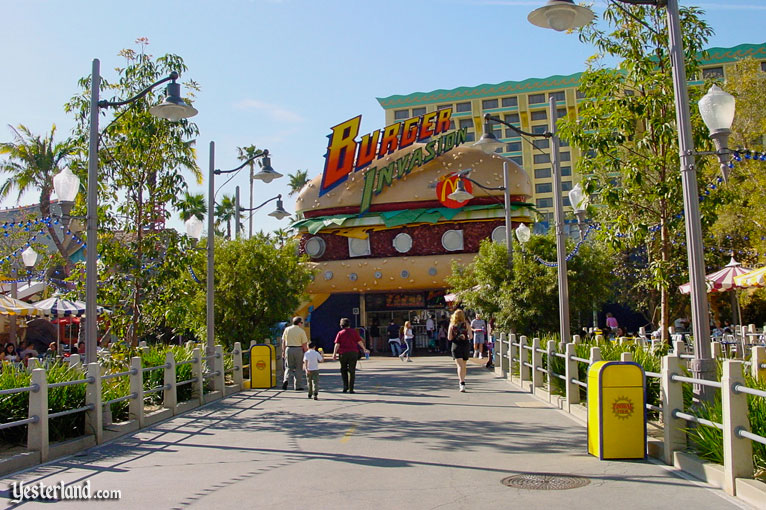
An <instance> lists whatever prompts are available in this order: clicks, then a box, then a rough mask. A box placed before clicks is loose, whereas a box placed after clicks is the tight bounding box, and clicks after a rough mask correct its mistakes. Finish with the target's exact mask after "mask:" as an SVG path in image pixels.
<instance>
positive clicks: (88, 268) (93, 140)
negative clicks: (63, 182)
mask: <svg viewBox="0 0 766 510" xmlns="http://www.w3.org/2000/svg"><path fill="white" fill-rule="evenodd" d="M177 79H178V73H177V72H175V71H173V72H172V73H170V75H169V76H168V77H166V78H163V79H161V80H158V81H156V82H154V83H152V84H151V85H149V86H148V87H146V88H145V89H144V90H142V91H141V92H139V93H138V94H136V95H135V96H133V97H131V98H130V99H126V100H125V101H106V100H101V101H100V100H99V93H100V89H101V63H100V62H99V60H98V59H97V58H96V59H93V67H92V72H91V78H90V136H89V138H88V195H87V208H88V214H87V218H86V221H87V226H86V233H87V243H88V247H87V250H86V254H85V317H86V321H85V357H86V358H85V359H87V360H88V362H93V361H96V359H97V358H96V352H97V345H98V311H97V305H96V297H97V288H98V274H97V271H98V266H97V265H96V261H97V258H98V120H99V112H100V109H101V108H109V107H119V106H124V105H128V104H130V103H134V102H135V101H138V100H139V99H141V98H142V97H144V96H145V95H146V94H148V93H149V92H150V91H151V90H152V89H153V88H154V87H156V86H158V85H160V84H162V83H165V82H168V81H170V82H171V83H170V84H168V86H167V97H166V98H165V101H163V102H162V103H160V104H158V105H155V106H152V107H151V108H150V109H149V112H150V113H151V114H152V115H154V116H155V117H159V118H162V119H167V120H169V121H171V122H175V121H178V120H181V119H186V118H189V117H193V116H194V115H196V114H197V110H196V109H195V108H194V107H192V106H191V105H189V104H188V103H187V102H186V101H184V100H183V99H182V98H181V86H180V85H179V84H178V83H176V80H177Z"/></svg>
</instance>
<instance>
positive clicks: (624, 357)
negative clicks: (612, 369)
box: [620, 351, 633, 363]
mask: <svg viewBox="0 0 766 510" xmlns="http://www.w3.org/2000/svg"><path fill="white" fill-rule="evenodd" d="M620 361H622V362H623V363H625V362H629V361H633V353H632V352H630V351H627V352H623V353H622V354H620Z"/></svg>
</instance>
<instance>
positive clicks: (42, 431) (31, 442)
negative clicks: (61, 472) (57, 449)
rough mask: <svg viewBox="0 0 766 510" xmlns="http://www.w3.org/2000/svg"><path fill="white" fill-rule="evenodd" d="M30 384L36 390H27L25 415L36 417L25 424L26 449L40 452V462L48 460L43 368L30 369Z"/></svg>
mask: <svg viewBox="0 0 766 510" xmlns="http://www.w3.org/2000/svg"><path fill="white" fill-rule="evenodd" d="M31 383H32V384H31V385H32V386H33V387H34V386H35V385H37V388H38V389H37V391H30V392H29V411H28V413H27V417H29V418H33V417H35V416H36V417H37V421H36V422H35V423H30V424H29V425H27V449H29V450H36V451H38V452H40V462H41V463H42V462H46V461H47V460H48V380H47V377H46V375H45V370H43V369H42V368H36V369H34V370H32V380H31Z"/></svg>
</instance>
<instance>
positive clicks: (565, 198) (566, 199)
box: [561, 196, 569, 207]
mask: <svg viewBox="0 0 766 510" xmlns="http://www.w3.org/2000/svg"><path fill="white" fill-rule="evenodd" d="M561 201H562V202H563V205H564V207H569V197H568V196H564V197H562V198H561Z"/></svg>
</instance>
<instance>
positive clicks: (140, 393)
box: [128, 356, 144, 428]
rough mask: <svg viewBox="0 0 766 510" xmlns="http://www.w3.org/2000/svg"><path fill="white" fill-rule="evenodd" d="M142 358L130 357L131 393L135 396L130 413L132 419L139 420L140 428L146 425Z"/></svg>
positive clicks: (129, 408) (129, 407) (129, 409)
mask: <svg viewBox="0 0 766 510" xmlns="http://www.w3.org/2000/svg"><path fill="white" fill-rule="evenodd" d="M141 368H142V367H141V358H140V357H138V356H134V357H132V358H130V376H129V377H130V393H131V394H132V395H134V396H135V398H132V399H130V400H129V402H130V404H129V405H128V413H129V414H130V419H131V420H136V421H137V422H138V428H143V427H144V373H143V372H142V371H141Z"/></svg>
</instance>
